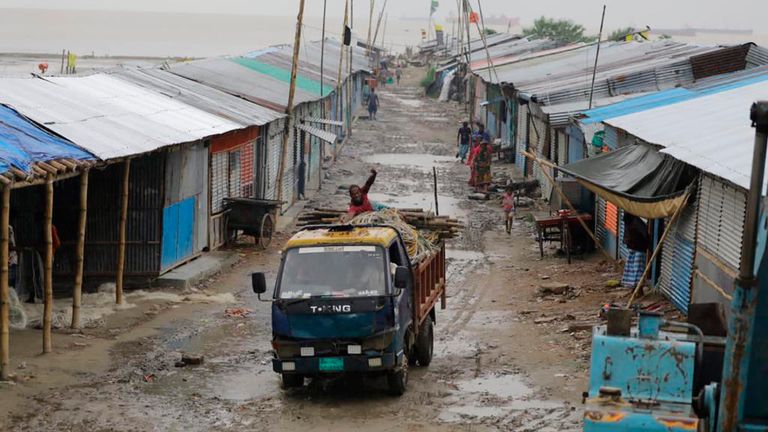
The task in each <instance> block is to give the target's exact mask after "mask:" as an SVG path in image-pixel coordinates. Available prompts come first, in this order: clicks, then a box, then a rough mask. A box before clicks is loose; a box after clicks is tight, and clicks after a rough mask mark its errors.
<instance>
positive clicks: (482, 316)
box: [0, 69, 612, 432]
mask: <svg viewBox="0 0 768 432" xmlns="http://www.w3.org/2000/svg"><path fill="white" fill-rule="evenodd" d="M421 73H422V72H421V71H419V70H412V69H411V70H406V74H405V79H404V83H403V85H402V87H394V88H393V87H388V88H386V89H384V90H383V91H382V92H381V94H380V99H381V108H380V111H379V115H378V120H377V121H369V120H366V119H364V118H362V119H360V120H359V121H358V122H357V125H356V127H355V129H354V132H353V136H352V138H351V139H350V140H349V141H348V142H347V144H346V146H345V148H344V149H343V154H342V156H341V157H340V158H339V159H338V161H337V162H336V163H335V164H334V165H333V166H332V167H330V168H329V169H328V170H327V172H326V174H325V175H326V182H325V183H324V184H323V189H322V191H321V192H320V193H318V194H317V195H316V196H314V197H311V198H310V202H308V203H307V205H308V206H313V205H317V206H335V207H340V206H344V205H345V204H346V202H347V195H346V187H347V186H348V185H349V184H350V183H352V182H355V183H358V182H363V181H364V180H365V178H366V176H367V173H368V170H369V168H371V167H376V168H377V169H378V170H379V176H378V180H377V183H376V184H375V185H374V187H373V189H372V191H371V192H372V194H371V198H372V199H374V200H377V201H381V202H384V203H386V204H389V205H392V206H399V207H422V208H427V209H429V208H433V207H434V199H433V192H432V187H431V184H432V167H433V166H434V167H436V168H437V172H438V179H439V206H440V212H441V214H451V215H454V216H458V217H459V218H461V219H462V220H464V221H465V222H466V224H467V228H466V231H465V232H464V233H463V234H462V235H461V237H460V238H458V239H456V240H454V241H452V242H451V243H450V244H449V251H448V257H449V268H448V272H449V276H448V308H447V309H446V310H438V313H437V326H436V330H435V336H436V341H435V358H434V361H433V362H432V364H431V365H430V366H429V367H428V368H414V369H413V370H412V373H411V376H410V383H409V389H408V391H407V393H406V394H405V395H404V396H403V397H401V398H393V397H391V396H389V395H387V393H386V383H385V382H384V380H381V381H379V380H366V381H360V380H353V379H337V380H322V381H313V382H311V383H309V384H308V385H307V386H305V388H303V389H297V390H291V391H287V392H286V391H283V390H281V389H280V380H279V376H278V375H277V374H275V373H273V372H272V370H271V363H270V358H271V354H270V350H271V346H270V338H271V330H270V306H269V304H268V303H262V302H259V301H257V299H256V297H255V296H254V295H253V294H252V293H251V292H250V282H249V278H248V275H249V274H250V273H251V272H253V271H265V272H267V274H268V278H269V279H271V280H270V282H271V281H272V280H274V274H275V270H276V268H277V264H278V260H279V255H278V251H279V247H280V244H281V243H282V242H283V241H285V239H286V238H287V236H288V235H289V234H290V233H283V234H282V235H281V236H280V237H279V238H277V239H276V240H277V241H276V242H274V244H273V246H272V247H271V248H270V249H269V250H268V251H267V252H257V251H255V250H252V249H250V248H249V247H247V246H243V247H242V249H240V255H241V257H240V258H241V259H240V263H239V264H238V265H236V266H235V267H233V268H232V269H231V270H229V271H227V272H225V273H223V274H222V275H220V276H219V277H217V278H216V279H215V280H210V281H208V283H206V284H205V285H204V286H200V287H198V288H195V290H194V292H195V293H198V294H204V295H205V296H210V298H211V301H204V299H205V297H203V301H190V299H188V298H184V294H182V295H181V296H178V297H181V301H170V300H169V301H161V300H156V301H155V302H154V303H152V304H151V305H145V307H144V309H142V310H149V311H148V312H146V313H145V314H144V317H145V319H144V320H143V321H141V322H132V324H130V325H129V324H124V323H123V324H122V325H121V322H120V318H119V317H115V318H113V319H111V320H109V322H108V323H107V324H108V325H110V326H112V327H113V328H118V329H119V331H117V332H112V333H109V332H104V331H99V330H86V331H85V332H84V333H83V334H81V335H79V336H78V340H79V339H84V340H85V341H87V343H85V344H83V345H84V347H81V348H80V349H75V350H74V351H72V350H67V348H66V347H64V346H59V347H57V352H59V354H60V355H59V354H57V355H58V357H56V358H55V359H53V360H40V361H39V362H33V363H32V364H30V365H29V366H28V369H29V370H30V371H31V372H30V373H31V374H33V375H34V378H33V379H30V381H29V382H26V383H18V384H16V385H14V386H3V387H0V391H1V392H4V393H6V392H7V393H8V394H10V395H13V398H11V399H7V400H6V402H4V404H5V406H4V407H5V408H7V409H8V411H9V412H10V416H9V417H4V418H2V419H0V429H2V430H19V431H88V432H93V431H106V430H110V431H111V430H115V431H155V430H157V431H166V430H170V431H175V430H178V431H182V430H183V431H205V430H231V431H246V430H248V431H252V430H265V431H267V430H274V431H276V430H281V431H310V430H313V431H314V430H334V431H354V430H358V429H359V428H360V427H361V426H363V425H364V427H365V428H366V430H370V431H389V430H394V429H397V430H401V431H502V430H503V431H561V432H562V431H576V430H580V427H581V425H580V416H581V413H580V394H581V392H582V391H583V390H585V389H586V378H587V363H586V359H587V357H588V353H589V346H588V340H589V337H588V335H589V333H588V331H581V332H579V331H570V332H569V331H562V330H561V329H560V328H561V327H562V326H563V324H564V323H565V321H566V320H577V321H578V320H581V319H583V318H584V317H586V316H591V314H592V311H593V309H592V307H595V306H596V305H598V304H600V301H601V300H603V299H602V298H601V297H600V295H598V294H597V289H596V288H597V287H596V284H597V283H598V282H595V278H597V279H600V280H602V279H606V278H609V277H611V271H612V270H611V269H603V268H601V267H600V264H599V263H593V262H588V261H579V260H578V259H577V261H576V262H575V264H573V265H572V266H568V265H567V264H565V261H564V260H563V259H561V258H555V257H548V258H545V259H543V260H542V259H540V257H539V254H538V248H537V246H536V245H535V244H534V241H533V238H532V229H531V226H530V224H529V223H527V222H526V217H525V215H526V214H527V211H522V212H521V214H520V219H519V220H518V221H517V222H516V224H515V227H514V229H513V233H512V235H507V234H506V233H505V232H504V231H503V227H502V224H501V210H500V206H499V203H498V202H496V201H488V202H478V201H470V200H468V199H467V194H468V192H469V188H468V186H467V184H466V179H467V177H468V168H467V167H466V166H463V165H462V164H460V163H459V162H458V161H457V160H456V159H455V158H454V155H455V153H456V141H455V133H456V132H455V131H456V129H457V127H458V124H459V121H460V118H461V115H462V111H461V110H460V107H458V106H457V105H455V104H449V103H439V102H436V101H432V100H427V99H423V98H422V97H421V96H420V89H419V88H418V87H417V84H416V83H417V82H418V80H419V79H420V78H421ZM494 171H496V172H503V171H508V172H509V174H510V175H511V174H512V166H511V165H506V164H501V165H499V166H498V167H496V166H495V167H494ZM531 211H534V210H531ZM595 275H597V276H595ZM558 278H560V279H563V280H566V281H567V282H568V283H569V284H570V285H571V287H574V289H575V291H574V292H577V293H578V295H575V296H572V298H571V297H569V298H546V297H545V298H542V297H540V296H538V295H537V288H538V286H539V284H540V283H541V281H542V280H555V279H558ZM190 294H192V293H190ZM222 294H228V295H229V299H228V300H226V301H225V302H219V301H214V299H215V298H217V297H216V296H220V295H222ZM238 307H239V308H245V312H246V313H245V316H237V314H234V316H233V314H226V313H225V309H227V308H238ZM541 317H545V318H546V319H543V320H542V319H540V318H541ZM56 337H57V340H59V341H60V340H67V338H68V337H70V338H72V336H68V335H64V334H57V335H56ZM68 346H69V347H71V344H70V345H68ZM182 352H188V353H194V354H198V355H202V356H204V362H203V364H202V365H200V366H188V367H184V368H177V367H175V363H176V362H177V361H178V360H179V358H180V356H181V353H182ZM62 362H64V363H66V365H67V366H64V365H63V364H62ZM77 364H83V365H87V366H83V367H79V368H78V367H75V366H73V365H77Z"/></svg>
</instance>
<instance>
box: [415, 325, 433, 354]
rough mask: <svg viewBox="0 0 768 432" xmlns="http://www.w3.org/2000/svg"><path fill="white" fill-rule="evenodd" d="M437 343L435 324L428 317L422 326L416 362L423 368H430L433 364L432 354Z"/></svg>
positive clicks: (417, 341) (417, 343)
mask: <svg viewBox="0 0 768 432" xmlns="http://www.w3.org/2000/svg"><path fill="white" fill-rule="evenodd" d="M434 342H435V323H434V322H433V321H432V317H427V319H425V320H424V322H423V323H422V324H421V331H420V332H419V337H418V339H417V340H416V350H415V351H416V360H418V361H419V364H420V365H421V366H429V364H430V363H432V352H433V350H434V349H433V347H434Z"/></svg>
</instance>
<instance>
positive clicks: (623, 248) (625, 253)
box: [617, 210, 629, 262]
mask: <svg viewBox="0 0 768 432" xmlns="http://www.w3.org/2000/svg"><path fill="white" fill-rule="evenodd" d="M617 222H618V224H619V236H618V243H619V258H621V259H623V260H624V261H625V262H626V260H627V258H629V248H628V247H627V245H626V244H625V243H624V232H625V227H624V210H619V219H618V221H617Z"/></svg>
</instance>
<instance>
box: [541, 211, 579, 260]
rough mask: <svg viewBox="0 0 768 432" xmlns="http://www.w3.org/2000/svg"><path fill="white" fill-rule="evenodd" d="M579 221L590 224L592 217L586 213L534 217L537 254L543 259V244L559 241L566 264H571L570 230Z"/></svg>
mask: <svg viewBox="0 0 768 432" xmlns="http://www.w3.org/2000/svg"><path fill="white" fill-rule="evenodd" d="M579 219H581V220H582V221H584V222H591V221H592V215H590V214H588V213H579V214H576V215H568V216H544V217H536V218H534V220H535V221H536V240H538V242H539V253H540V254H541V257H542V258H544V242H545V241H549V242H552V241H559V242H560V248H561V249H563V250H564V251H565V254H566V255H567V256H568V264H570V263H571V237H570V234H569V232H570V230H571V226H572V225H574V224H575V225H579V226H580V224H579Z"/></svg>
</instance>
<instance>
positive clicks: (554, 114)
mask: <svg viewBox="0 0 768 432" xmlns="http://www.w3.org/2000/svg"><path fill="white" fill-rule="evenodd" d="M631 97H632V96H631V95H620V96H612V97H607V98H602V99H595V100H593V101H592V106H595V107H599V106H604V105H611V104H615V103H618V102H621V101H624V100H627V99H628V98H631ZM588 107H589V101H588V100H579V101H573V102H566V103H562V104H558V105H545V106H542V107H541V111H542V112H543V113H544V114H547V115H548V116H549V125H550V126H552V127H565V126H567V125H568V123H569V122H570V118H571V116H572V115H574V114H576V113H579V112H581V111H584V110H585V109H587V108H588Z"/></svg>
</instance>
